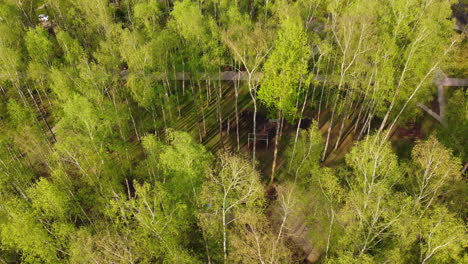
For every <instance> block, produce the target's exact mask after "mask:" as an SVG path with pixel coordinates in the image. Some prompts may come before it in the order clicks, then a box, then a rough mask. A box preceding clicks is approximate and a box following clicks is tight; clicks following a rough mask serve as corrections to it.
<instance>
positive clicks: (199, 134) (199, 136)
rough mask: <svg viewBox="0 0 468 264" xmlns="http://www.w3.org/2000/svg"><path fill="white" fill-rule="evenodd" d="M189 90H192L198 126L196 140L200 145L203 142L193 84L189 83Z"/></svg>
mask: <svg viewBox="0 0 468 264" xmlns="http://www.w3.org/2000/svg"><path fill="white" fill-rule="evenodd" d="M190 89H191V90H192V97H193V103H194V104H195V112H196V113H197V126H198V140H199V141H200V143H202V142H203V136H202V129H201V124H200V111H199V110H198V100H197V96H196V94H195V89H194V88H193V82H192V81H191V85H190Z"/></svg>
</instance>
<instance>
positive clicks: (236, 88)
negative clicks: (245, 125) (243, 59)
mask: <svg viewBox="0 0 468 264" xmlns="http://www.w3.org/2000/svg"><path fill="white" fill-rule="evenodd" d="M237 76H238V77H237V78H238V79H240V72H238V74H237ZM234 93H235V96H236V140H237V151H239V150H240V140H239V80H235V81H234Z"/></svg>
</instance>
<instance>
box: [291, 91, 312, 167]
mask: <svg viewBox="0 0 468 264" xmlns="http://www.w3.org/2000/svg"><path fill="white" fill-rule="evenodd" d="M308 93H309V89H307V91H306V94H305V98H304V103H303V104H302V109H301V116H300V118H299V121H298V122H297V127H296V136H295V137H294V146H293V152H292V155H291V159H290V160H289V166H288V172H290V170H291V164H292V161H293V160H294V155H295V154H296V146H297V139H298V138H299V130H300V128H301V122H302V118H303V115H304V109H305V106H306V104H307V95H308Z"/></svg>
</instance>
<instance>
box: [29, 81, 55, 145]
mask: <svg viewBox="0 0 468 264" xmlns="http://www.w3.org/2000/svg"><path fill="white" fill-rule="evenodd" d="M27 90H28V93H29V96H31V99H32V100H33V102H34V105H35V106H36V109H37V112H38V113H39V115H40V116H41V119H42V120H43V121H44V123H45V125H46V127H47V129H48V130H49V132H50V135H51V136H52V142H57V139H56V138H55V134H54V132H53V131H52V128H51V127H50V125H49V122H47V119H46V118H45V116H44V114H43V113H42V111H41V109H40V108H39V105H38V104H37V101H36V98H34V95H33V94H32V92H31V90H30V89H29V88H27Z"/></svg>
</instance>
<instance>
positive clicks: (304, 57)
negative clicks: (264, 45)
mask: <svg viewBox="0 0 468 264" xmlns="http://www.w3.org/2000/svg"><path fill="white" fill-rule="evenodd" d="M310 55H311V50H310V47H309V44H308V40H307V34H306V32H305V29H304V27H303V26H302V21H301V20H300V19H299V18H296V17H293V18H291V17H286V18H283V20H282V21H281V26H280V29H279V32H278V36H277V39H276V40H275V43H274V49H273V51H272V52H271V54H270V55H269V56H268V59H267V61H266V62H265V73H264V76H263V79H262V83H261V89H260V90H259V92H258V99H259V100H260V101H262V102H263V103H264V104H266V105H267V106H268V107H271V108H276V109H278V110H280V111H283V112H284V114H285V115H286V116H287V117H288V116H293V115H294V114H295V113H296V111H297V109H296V100H297V98H298V95H299V92H301V91H300V90H299V89H301V87H300V85H299V83H300V82H304V83H305V84H304V85H305V86H307V77H306V75H307V62H308V59H309V57H310Z"/></svg>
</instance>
